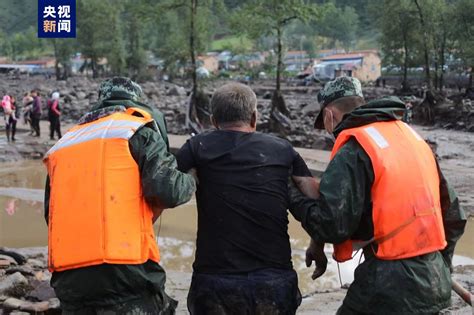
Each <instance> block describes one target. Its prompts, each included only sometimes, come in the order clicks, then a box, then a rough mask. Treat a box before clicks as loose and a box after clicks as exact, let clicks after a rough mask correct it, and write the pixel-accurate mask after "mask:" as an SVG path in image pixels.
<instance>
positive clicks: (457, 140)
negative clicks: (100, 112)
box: [0, 78, 474, 314]
mask: <svg viewBox="0 0 474 315" xmlns="http://www.w3.org/2000/svg"><path fill="white" fill-rule="evenodd" d="M0 81H2V79H1V78H0ZM0 83H1V84H0V86H1V87H0V92H7V91H8V92H9V93H12V92H11V91H13V92H14V93H15V94H16V95H18V96H19V95H20V94H22V92H23V91H27V90H30V89H33V88H39V89H41V90H42V91H43V93H45V94H49V93H50V92H52V91H53V90H56V89H58V90H60V92H61V93H62V95H63V98H62V101H63V113H64V115H63V117H62V119H63V133H64V131H65V130H66V129H67V126H71V124H72V123H73V122H74V121H75V120H76V119H77V118H78V117H79V116H81V115H82V113H83V112H84V111H85V110H86V109H87V108H89V106H90V104H91V103H92V102H94V101H95V100H96V97H97V93H96V89H97V85H98V83H97V82H96V81H90V80H85V79H81V78H78V79H74V80H70V81H69V82H67V83H65V82H59V83H57V82H56V81H41V80H37V79H35V78H33V79H28V80H26V81H22V82H19V81H12V80H9V81H3V82H0ZM143 87H144V91H145V94H146V98H147V101H148V102H149V103H150V104H154V105H155V106H156V107H157V108H159V109H160V110H162V111H163V112H164V114H165V115H166V118H167V121H168V126H169V129H170V133H176V134H186V132H187V131H186V130H185V129H184V128H183V123H184V117H185V111H186V103H187V99H188V96H187V92H186V89H184V88H180V87H179V86H176V85H171V84H157V83H145V84H143ZM213 88H214V87H213V86H210V90H212V89H213ZM254 89H255V90H256V92H257V94H258V96H259V110H260V111H261V112H262V115H261V119H260V123H261V126H263V128H264V129H265V126H266V125H265V124H266V123H267V122H268V108H269V102H270V100H269V99H268V93H267V92H268V91H270V90H271V88H270V87H268V86H266V85H264V84H259V85H256V86H254ZM317 89H318V88H315V87H309V88H285V91H284V93H285V98H286V100H287V104H288V106H289V108H290V110H291V113H292V114H291V115H292V120H293V126H292V132H291V134H290V135H289V136H288V138H289V140H291V141H292V142H293V144H294V145H295V146H302V147H303V146H304V147H308V148H323V147H327V141H326V136H325V134H324V132H316V131H314V130H312V122H313V121H314V117H315V114H316V113H317V111H318V110H319V107H318V105H317V102H316V101H315V97H316V92H317ZM391 92H392V91H391V90H390V89H385V90H384V89H375V91H372V92H371V95H374V96H383V95H386V94H387V95H388V94H391ZM2 127H3V124H2V123H0V161H4V162H6V161H9V162H13V161H21V160H30V159H40V158H41V157H42V156H43V154H44V153H45V152H46V150H47V149H48V148H49V147H50V146H51V145H52V144H54V141H50V140H49V137H48V123H47V122H46V121H42V123H41V127H42V137H41V138H33V137H31V136H29V135H28V132H27V131H28V126H25V125H23V124H22V122H21V121H20V122H19V123H18V127H19V128H20V131H19V134H18V136H17V138H18V140H17V141H16V142H15V143H7V142H6V137H5V135H4V133H3V131H1V129H2ZM415 128H416V129H417V130H418V131H419V132H420V134H421V135H422V136H423V137H425V138H426V139H429V140H431V141H434V142H435V143H436V144H437V153H438V156H439V158H440V165H441V169H442V170H443V172H444V174H445V176H446V177H447V179H448V181H449V182H450V184H451V185H452V186H453V187H454V189H455V190H456V191H457V193H458V194H459V197H460V202H461V204H462V205H463V206H464V208H465V209H466V211H467V213H468V214H469V215H470V216H472V217H474V133H468V132H463V131H455V130H446V129H441V128H433V127H423V126H415ZM38 162H39V161H38ZM1 165H4V166H5V167H4V168H3V169H2V166H1ZM12 165H13V164H11V163H8V164H0V202H2V203H5V207H4V205H3V204H0V206H1V207H3V208H0V211H10V212H14V210H15V209H14V208H15V204H16V205H20V206H19V207H20V208H21V207H22V206H24V207H25V209H20V210H17V215H20V216H21V215H23V214H22V211H31V212H35V215H36V217H35V218H36V219H35V220H37V221H40V220H42V217H41V211H42V210H41V208H42V207H41V204H40V203H41V201H40V199H41V196H42V189H43V183H44V180H43V178H37V179H35V183H34V184H31V183H27V180H25V181H24V180H23V179H22V178H18V177H15V176H14V175H12V173H14V170H13V172H10V171H9V169H10V168H11V167H12ZM20 165H21V164H20ZM20 167H21V166H20ZM38 167H40V163H38ZM42 176H43V175H40V176H39V177H42ZM15 187H16V188H29V189H30V188H32V189H33V190H28V191H22V190H20V189H17V191H16V192H15V191H12V189H13V190H14V189H15ZM3 188H10V189H3ZM2 189H3V192H2ZM2 194H3V197H2ZM23 195H24V196H23ZM5 196H9V197H5ZM2 198H3V199H2ZM25 198H26V199H25ZM28 198H30V199H28ZM15 200H16V201H15ZM21 200H26V201H21ZM15 202H16V203H15ZM30 203H31V204H34V205H31V204H30ZM12 204H13V206H12ZM179 211H180V210H178V211H176V212H175V213H178V214H179V213H180V212H179ZM3 214H4V216H3V217H2V216H1V215H0V227H1V228H2V229H3V230H11V229H7V226H5V225H4V224H10V223H9V221H8V219H6V218H9V216H10V214H5V213H3ZM183 217H188V216H179V215H178V216H177V217H176V218H174V219H173V217H172V214H171V213H170V214H167V213H165V215H164V219H163V222H164V223H163V226H160V230H161V236H160V238H159V243H160V242H161V243H160V246H162V247H163V249H165V248H166V250H163V265H164V266H165V268H166V270H167V272H168V282H167V291H168V292H169V294H170V295H172V296H173V297H175V298H176V299H178V300H179V302H180V304H179V308H178V314H186V313H187V312H186V295H187V292H188V289H189V284H190V277H191V268H190V265H191V263H192V260H193V250H194V237H195V230H194V229H195V226H194V227H193V228H190V227H189V225H193V224H194V225H195V223H194V222H195V218H194V221H192V222H191V223H186V224H187V225H186V226H184V227H183V226H182V225H181V224H183V219H182V218H183ZM2 221H3V222H2ZM22 222H24V223H22ZM473 223H474V222H473V221H472V218H471V221H470V223H469V224H470V225H471V226H472V224H473ZM28 224H29V223H28V222H27V221H21V222H20V225H19V227H18V228H15V229H14V230H15V231H18V233H19V234H18V237H16V236H15V237H16V238H21V237H22V233H30V231H33V229H30V228H29V227H28ZM292 224H294V223H292ZM295 226H296V225H295ZM291 229H292V230H293V232H294V231H296V228H291ZM34 230H35V231H36V232H37V233H40V234H41V235H42V237H41V238H42V239H44V238H45V235H43V234H45V233H46V231H45V227H44V222H42V221H41V224H40V227H39V228H37V229H36V228H35V229H34ZM471 230H472V229H471ZM23 231H28V232H23ZM170 231H171V232H170ZM173 231H174V232H173ZM14 233H16V232H14ZM167 233H171V234H167ZM173 233H174V234H173ZM296 233H297V234H298V233H302V232H301V231H299V230H298V231H296ZM178 234H179V235H178ZM15 237H13V238H15ZM35 237H36V236H35ZM178 237H181V238H180V239H178V240H177V238H178ZM291 237H292V249H293V261H294V264H295V268H296V269H297V270H298V273H299V277H300V288H301V290H302V293H303V296H304V298H303V303H302V305H301V307H300V308H299V310H298V314H334V313H335V311H336V310H337V308H338V307H339V305H340V304H341V302H342V300H343V298H344V295H345V293H346V290H344V289H341V288H340V286H339V284H338V282H339V281H338V280H337V273H336V269H335V265H334V264H332V265H331V264H330V266H329V268H330V269H329V270H328V272H327V275H325V277H324V278H321V279H318V280H317V282H312V281H310V280H308V279H309V276H310V274H311V270H310V269H307V268H306V267H304V266H303V264H304V262H303V249H304V246H305V245H306V242H305V238H304V237H301V236H298V235H297V236H293V235H292V236H291ZM466 237H467V238H471V239H472V232H470V234H469V235H466V236H464V238H466ZM183 238H184V239H183ZM8 239H9V237H8V236H7V237H5V235H2V231H1V230H0V246H5V244H8ZM462 241H463V243H462V248H461V246H460V253H459V254H460V255H465V256H468V257H471V258H469V259H468V260H467V262H466V261H463V262H461V263H460V264H461V265H459V266H457V267H456V268H455V273H454V274H453V277H454V278H455V279H456V280H458V281H459V282H460V283H461V284H462V285H463V286H464V287H465V288H467V289H469V290H470V291H471V292H474V264H473V260H472V257H474V247H473V246H474V245H472V243H470V241H469V240H467V241H466V240H464V239H463V240H462ZM4 242H5V243H4ZM20 243H21V242H20ZM20 243H19V244H20ZM21 244H23V243H21ZM44 245H46V244H45V243H42V244H41V246H42V247H36V248H34V249H20V250H18V249H17V248H14V249H13V250H15V251H19V252H20V253H22V254H24V255H25V257H26V258H27V259H29V260H28V261H27V262H26V264H25V265H22V266H15V265H13V263H12V265H10V266H7V267H4V268H2V267H1V264H0V305H2V306H0V314H3V313H7V310H6V308H5V305H4V303H5V301H6V300H7V298H8V297H14V296H15V294H16V296H17V297H20V301H18V300H16V301H15V300H10V301H9V304H8V305H10V306H9V307H10V308H13V307H15V305H17V306H18V308H20V307H23V308H25V310H28V309H30V311H28V312H30V313H34V311H31V309H34V308H35V307H36V308H40V307H42V308H43V309H46V308H48V309H51V311H49V312H50V313H51V314H52V313H54V310H57V309H58V304H57V300H55V299H54V295H52V291H51V289H50V288H49V286H48V281H49V279H50V274H49V272H48V271H47V270H46V269H45V266H46V256H45V250H46V249H45V247H44ZM6 246H9V245H6ZM18 246H20V247H24V246H25V247H26V246H39V245H30V244H28V243H25V244H24V245H18ZM330 254H331V253H330V250H329V249H328V253H327V255H328V256H330ZM4 259H5V257H1V256H0V261H1V260H4ZM331 268H332V269H331ZM342 269H343V272H346V271H348V270H349V273H351V271H350V268H349V267H348V268H347V269H348V270H344V269H346V268H342ZM18 273H19V275H21V276H22V277H20V276H19V275H18ZM12 275H15V276H14V277H13V278H9V279H10V280H11V281H17V282H18V283H19V284H20V286H19V287H18V288H17V289H16V291H15V290H13V291H8V292H7V293H8V294H9V295H7V294H6V293H5V291H2V289H1V288H2V285H5V279H6V278H7V277H9V276H12ZM343 278H344V279H347V281H350V276H348V275H344V274H343ZM25 279H26V282H25ZM10 280H9V281H10ZM344 282H346V281H344ZM32 289H33V291H34V292H32ZM22 290H23V291H22ZM27 291H28V292H27ZM11 293H13V295H12V294H11ZM22 299H23V301H21V300H22ZM25 299H26V300H29V301H30V302H31V301H36V302H40V301H43V304H40V305H38V304H34V303H29V304H28V303H26V304H25V301H24V300H25ZM45 302H47V303H45ZM15 303H16V304H15ZM22 303H23V304H22ZM21 305H22V306H21ZM37 310H38V309H37ZM470 312H471V311H470V309H469V308H468V307H466V306H465V303H464V302H462V301H461V300H460V299H459V298H458V297H457V296H456V295H455V294H454V293H453V307H451V308H450V309H449V310H446V311H444V312H443V314H471V313H470Z"/></svg>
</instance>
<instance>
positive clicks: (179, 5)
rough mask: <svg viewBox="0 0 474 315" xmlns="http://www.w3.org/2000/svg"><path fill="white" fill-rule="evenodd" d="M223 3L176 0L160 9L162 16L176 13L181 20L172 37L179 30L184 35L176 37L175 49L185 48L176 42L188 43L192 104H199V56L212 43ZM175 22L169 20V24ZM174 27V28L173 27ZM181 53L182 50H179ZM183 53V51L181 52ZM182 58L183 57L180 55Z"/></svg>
mask: <svg viewBox="0 0 474 315" xmlns="http://www.w3.org/2000/svg"><path fill="white" fill-rule="evenodd" d="M223 8H224V7H223V2H222V1H220V0H174V1H166V2H164V3H163V4H162V5H161V6H160V7H159V9H160V10H159V12H160V14H168V12H173V11H174V12H175V13H176V14H177V16H178V18H179V20H178V23H177V24H176V25H175V28H174V29H173V30H172V33H171V34H170V35H171V36H173V37H174V36H176V35H177V34H176V33H179V29H182V31H183V32H184V33H183V34H179V35H177V36H176V38H175V40H174V41H173V44H174V46H175V47H178V48H183V47H184V45H183V44H182V43H181V44H180V43H178V42H177V41H176V40H178V39H179V40H184V39H186V41H187V45H186V46H187V51H188V56H189V59H190V61H191V63H190V68H191V71H190V72H191V79H192V85H193V86H192V102H193V104H197V102H198V91H199V85H198V84H199V82H198V76H197V54H198V53H199V52H202V51H204V50H206V48H207V47H208V46H209V43H210V41H211V37H212V35H211V33H212V31H211V30H212V29H213V27H215V26H216V25H217V24H216V23H217V21H216V19H215V17H216V16H219V15H220V13H221V12H222V11H223ZM170 21H173V20H169V21H168V22H170ZM171 27H173V26H171ZM178 52H180V50H178ZM181 52H182V51H181ZM178 56H179V57H180V58H181V57H182V56H181V55H180V54H178Z"/></svg>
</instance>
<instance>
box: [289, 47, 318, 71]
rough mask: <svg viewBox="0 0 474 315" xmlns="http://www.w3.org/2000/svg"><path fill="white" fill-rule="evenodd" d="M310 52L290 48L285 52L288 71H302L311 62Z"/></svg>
mask: <svg viewBox="0 0 474 315" xmlns="http://www.w3.org/2000/svg"><path fill="white" fill-rule="evenodd" d="M311 62H312V60H311V59H310V57H309V54H308V53H307V52H306V51H304V50H290V51H287V52H286V53H285V57H284V58H283V64H284V65H285V70H286V71H302V70H304V69H306V68H307V67H308V65H309V64H311Z"/></svg>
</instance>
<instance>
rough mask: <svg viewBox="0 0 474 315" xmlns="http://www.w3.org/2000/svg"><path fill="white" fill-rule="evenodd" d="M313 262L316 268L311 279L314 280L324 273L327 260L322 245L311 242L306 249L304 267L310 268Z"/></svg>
mask: <svg viewBox="0 0 474 315" xmlns="http://www.w3.org/2000/svg"><path fill="white" fill-rule="evenodd" d="M313 261H314V262H315V265H316V268H315V269H314V272H313V274H312V276H311V279H313V280H316V279H317V278H319V277H321V276H322V275H323V274H324V273H325V272H326V268H327V265H328V259H327V258H326V254H324V243H321V242H316V241H314V240H311V242H310V244H309V246H308V249H306V267H310V266H311V264H312V262H313Z"/></svg>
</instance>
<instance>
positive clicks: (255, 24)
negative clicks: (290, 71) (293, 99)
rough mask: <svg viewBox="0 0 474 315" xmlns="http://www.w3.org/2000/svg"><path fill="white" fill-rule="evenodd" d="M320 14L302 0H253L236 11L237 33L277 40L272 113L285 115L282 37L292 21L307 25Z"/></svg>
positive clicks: (255, 37)
mask: <svg viewBox="0 0 474 315" xmlns="http://www.w3.org/2000/svg"><path fill="white" fill-rule="evenodd" d="M318 13H319V11H318V10H317V9H316V6H314V5H311V4H308V3H307V2H306V1H303V0H253V1H248V2H247V3H245V4H244V5H243V6H241V7H240V8H238V9H237V10H236V12H235V15H234V17H233V24H234V26H235V27H236V30H238V32H240V33H244V34H247V35H248V36H250V37H251V38H254V39H258V38H260V37H262V36H272V37H274V38H275V39H276V55H277V60H276V61H277V64H276V89H275V92H274V93H273V97H272V111H273V110H274V109H275V108H278V110H279V111H280V112H282V113H284V114H288V113H289V111H288V108H287V107H286V104H285V101H284V99H283V96H282V95H281V90H280V88H281V74H282V70H283V35H284V34H283V33H284V31H285V29H286V28H287V27H288V26H289V25H290V23H291V22H293V21H295V20H300V21H303V22H307V21H308V20H310V19H312V18H315V17H316V16H317V15H318Z"/></svg>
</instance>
